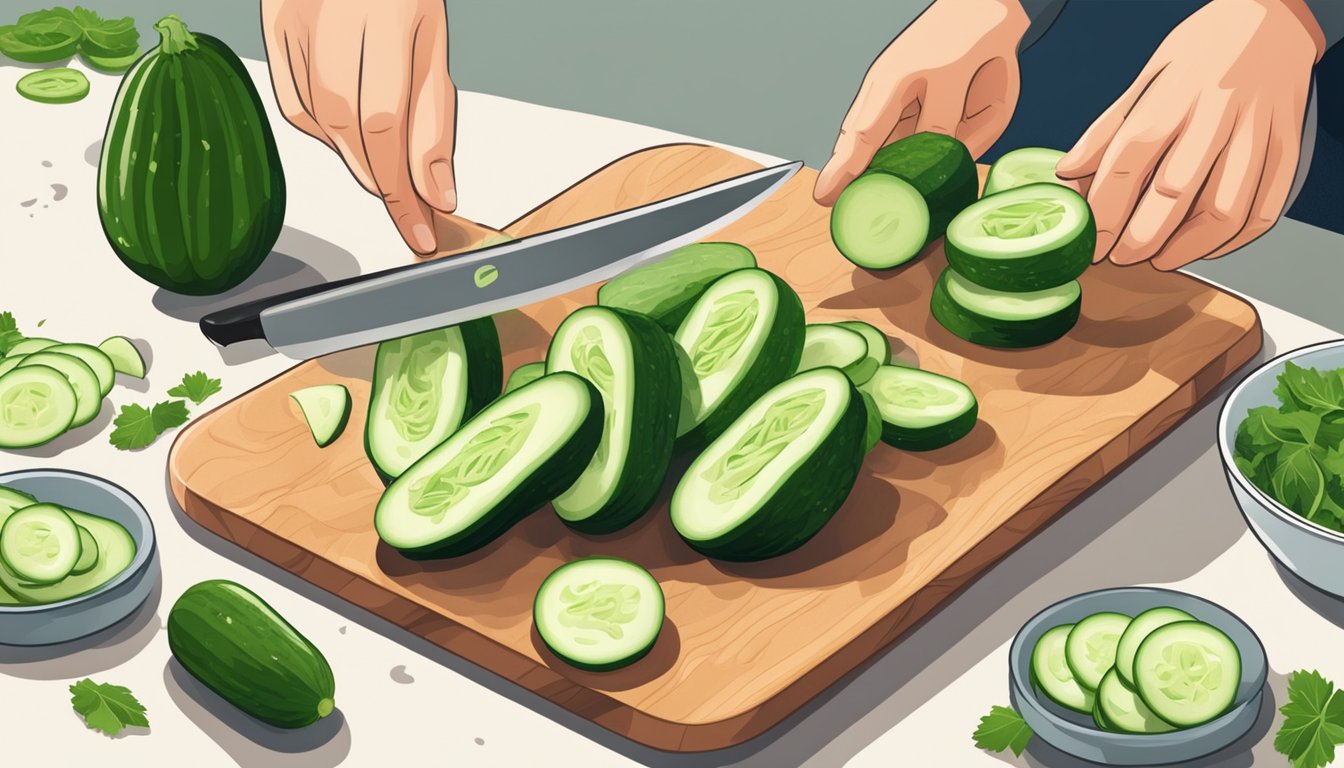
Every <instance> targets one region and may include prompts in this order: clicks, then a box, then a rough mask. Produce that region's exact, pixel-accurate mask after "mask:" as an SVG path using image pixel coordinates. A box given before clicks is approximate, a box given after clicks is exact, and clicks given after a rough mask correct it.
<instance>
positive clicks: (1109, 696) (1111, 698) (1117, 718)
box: [1097, 669, 1176, 733]
mask: <svg viewBox="0 0 1344 768" xmlns="http://www.w3.org/2000/svg"><path fill="white" fill-rule="evenodd" d="M1097 712H1098V714H1099V715H1100V717H1099V718H1098V722H1099V723H1104V724H1105V725H1104V726H1103V727H1104V728H1105V729H1106V730H1108V731H1118V732H1120V733H1166V732H1168V731H1174V730H1176V729H1175V727H1173V726H1172V725H1171V723H1168V722H1166V721H1164V720H1162V718H1160V717H1158V716H1157V715H1155V714H1153V711H1152V710H1151V709H1149V708H1148V705H1147V704H1144V703H1143V699H1141V698H1139V695H1138V694H1137V693H1135V692H1134V691H1132V690H1130V689H1129V688H1127V687H1126V686H1125V684H1124V682H1122V681H1121V680H1120V675H1119V674H1117V673H1116V670H1115V669H1111V670H1109V671H1108V672H1107V673H1106V674H1105V675H1104V676H1103V677H1102V678H1101V684H1100V685H1098V686H1097Z"/></svg>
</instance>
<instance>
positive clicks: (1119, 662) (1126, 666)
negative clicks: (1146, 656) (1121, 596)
mask: <svg viewBox="0 0 1344 768" xmlns="http://www.w3.org/2000/svg"><path fill="white" fill-rule="evenodd" d="M1194 620H1195V617H1194V616H1191V615H1190V614H1188V613H1186V612H1185V611H1182V610H1180V609H1179V608H1168V607H1166V606H1161V607H1158V608H1150V609H1148V610H1146V611H1144V612H1143V613H1140V614H1139V615H1138V616H1135V617H1134V620H1133V621H1131V622H1130V623H1129V626H1128V627H1126V628H1125V634H1123V635H1121V636H1120V642H1119V643H1118V644H1117V645H1116V646H1115V671H1116V672H1117V673H1118V674H1119V675H1120V680H1121V682H1123V683H1124V684H1125V685H1126V686H1128V687H1130V688H1133V687H1134V655H1135V654H1136V653H1138V652H1139V644H1140V643H1142V642H1143V639H1144V638H1145V637H1147V636H1148V633H1150V632H1152V631H1153V630H1154V629H1157V628H1158V627H1160V626H1163V625H1165V624H1172V623H1174V622H1177V621H1194Z"/></svg>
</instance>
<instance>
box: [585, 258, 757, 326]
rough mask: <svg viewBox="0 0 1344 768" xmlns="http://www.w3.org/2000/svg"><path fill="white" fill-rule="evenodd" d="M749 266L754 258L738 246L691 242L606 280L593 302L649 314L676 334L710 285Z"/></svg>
mask: <svg viewBox="0 0 1344 768" xmlns="http://www.w3.org/2000/svg"><path fill="white" fill-rule="evenodd" d="M754 266H756V257H755V256H753V255H752V253H751V251H750V250H748V249H747V248H746V247H744V246H741V245H738V244H737V243H692V244H691V245H688V246H685V247H683V248H678V249H677V250H675V251H673V252H672V253H669V254H668V255H667V256H664V257H663V258H661V259H659V260H658V261H655V262H653V263H652V264H647V265H645V266H642V267H637V268H635V269H632V270H630V271H629V272H626V273H625V274H623V275H619V276H617V277H615V278H612V279H611V280H608V281H607V283H606V284H605V285H603V286H602V287H601V288H599V289H598V290H597V303H598V304H601V305H602V306H604V307H616V308H617V309H628V310H630V311H632V312H638V313H640V314H642V315H648V316H649V317H652V318H653V319H654V320H655V321H657V323H658V324H659V325H661V326H662V327H663V330H665V331H667V332H668V333H675V332H676V330H677V326H679V325H681V321H682V320H683V319H685V317H686V313H687V312H690V311H691V306H692V305H693V304H695V300H696V299H698V298H699V297H700V294H701V293H703V292H704V290H705V288H707V287H709V284H710V283H712V282H714V281H715V280H717V279H718V278H720V277H722V276H723V275H726V274H728V273H729V272H732V271H733V270H735V269H746V268H748V267H754Z"/></svg>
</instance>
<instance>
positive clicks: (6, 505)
mask: <svg viewBox="0 0 1344 768" xmlns="http://www.w3.org/2000/svg"><path fill="white" fill-rule="evenodd" d="M36 503H37V499H36V498H34V497H33V496H32V495H30V494H27V493H24V492H23V491H19V490H15V489H13V488H10V487H8V486H4V485H0V524H3V523H4V521H5V520H7V519H8V518H9V516H10V515H11V514H12V513H14V512H17V511H19V510H20V509H23V508H24V507H30V506H32V505H34V504H36Z"/></svg>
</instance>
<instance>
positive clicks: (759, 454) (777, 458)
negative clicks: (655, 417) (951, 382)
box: [671, 368, 868, 560]
mask: <svg viewBox="0 0 1344 768" xmlns="http://www.w3.org/2000/svg"><path fill="white" fill-rule="evenodd" d="M867 422H868V415H867V411H866V409H865V408H864V404H863V399H862V397H861V396H860V395H859V392H858V390H856V389H855V388H854V385H853V383H852V382H850V380H849V378H848V377H846V376H845V375H844V374H843V373H841V372H840V371H839V370H838V369H836V368H818V369H816V370H812V371H807V372H804V373H800V374H798V375H797V376H794V377H793V378H791V379H788V380H787V381H785V382H783V383H782V384H779V385H778V386H776V387H774V388H773V389H771V390H770V391H769V392H767V393H765V394H764V395H763V396H761V398H760V399H759V400H757V401H756V402H755V403H754V404H753V405H752V406H751V407H750V408H748V409H747V410H746V412H745V413H743V414H742V415H741V417H739V418H738V419H737V421H735V422H733V424H732V425H731V426H729V427H728V429H727V430H725V431H724V432H723V434H721V435H719V437H718V439H716V440H715V441H714V442H713V443H711V444H710V445H709V447H707V448H705V450H704V451H703V452H702V453H701V454H700V455H699V456H698V457H696V459H695V461H693V462H691V465H690V467H688V468H687V470H686V474H685V475H683V476H682V478H681V481H680V482H679V483H678V484H677V489H676V491H675V492H674V493H673V494H672V503H671V516H672V525H673V526H674V527H675V528H676V529H677V533H678V534H680V535H681V537H682V538H683V539H685V540H686V542H687V543H688V544H690V545H691V547H693V548H694V549H696V550H697V551H699V552H701V553H703V554H706V555H709V556H710V557H717V558H722V559H725V560H761V559H764V558H767V557H774V556H776V555H781V554H784V553H785V552H789V551H791V550H794V549H797V548H798V547H800V546H802V545H803V543H804V542H806V541H807V540H808V539H810V538H812V536H813V535H814V534H816V532H817V531H819V530H821V527H822V526H823V525H825V524H826V522H827V521H828V520H830V519H831V517H832V516H833V515H834V514H835V512H836V510H838V509H839V508H840V506H841V505H842V504H844V502H845V499H846V498H847V497H848V496H849V492H850V490H851V489H852V488H853V487H854V481H855V480H856V479H857V478H858V474H859V467H860V465H861V464H862V463H863V455H864V452H865V451H864V432H865V431H866V428H867Z"/></svg>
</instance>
